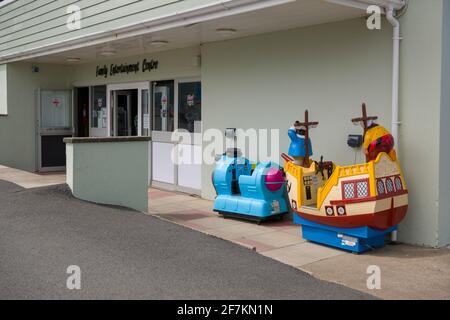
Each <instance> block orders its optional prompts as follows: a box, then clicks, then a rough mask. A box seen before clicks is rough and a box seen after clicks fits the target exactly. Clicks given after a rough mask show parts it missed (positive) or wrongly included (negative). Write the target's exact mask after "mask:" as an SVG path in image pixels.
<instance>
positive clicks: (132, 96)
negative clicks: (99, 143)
mask: <svg viewBox="0 0 450 320" xmlns="http://www.w3.org/2000/svg"><path fill="white" fill-rule="evenodd" d="M137 95H138V90H137V89H135V90H127V91H116V92H115V97H114V99H115V103H114V106H115V107H114V110H115V115H114V118H115V123H114V127H115V133H114V135H115V136H137V135H138V132H139V130H138V127H139V121H138V120H139V119H138V117H139V116H138V96H137Z"/></svg>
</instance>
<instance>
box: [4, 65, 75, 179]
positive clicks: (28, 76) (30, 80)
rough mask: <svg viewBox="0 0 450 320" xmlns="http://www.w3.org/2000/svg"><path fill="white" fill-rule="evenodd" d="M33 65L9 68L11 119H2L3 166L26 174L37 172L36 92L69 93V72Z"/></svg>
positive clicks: (51, 66)
mask: <svg viewBox="0 0 450 320" xmlns="http://www.w3.org/2000/svg"><path fill="white" fill-rule="evenodd" d="M37 65H38V66H39V69H40V71H39V73H32V72H31V66H32V64H31V63H28V62H17V63H10V64H8V73H7V82H8V86H7V87H8V98H7V100H8V115H7V116H1V117H0V146H1V148H0V164H2V165H6V166H11V167H14V168H19V169H23V170H27V171H35V170H36V135H35V121H36V102H35V92H36V90H37V89H39V88H41V89H67V88H69V86H68V72H67V68H66V67H64V66H58V65H51V64H37Z"/></svg>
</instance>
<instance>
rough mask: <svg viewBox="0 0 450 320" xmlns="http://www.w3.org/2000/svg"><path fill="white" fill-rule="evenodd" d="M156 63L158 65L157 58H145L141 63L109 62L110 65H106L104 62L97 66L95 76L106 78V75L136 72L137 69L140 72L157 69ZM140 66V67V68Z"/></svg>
mask: <svg viewBox="0 0 450 320" xmlns="http://www.w3.org/2000/svg"><path fill="white" fill-rule="evenodd" d="M158 65H159V61H158V60H153V59H151V60H147V59H144V60H143V61H142V63H139V62H136V63H131V64H129V63H122V64H114V63H112V64H110V66H109V67H108V66H107V65H106V64H104V65H103V66H97V68H96V71H95V76H96V77H104V78H107V77H108V76H111V77H112V76H115V75H117V74H122V73H126V74H129V73H134V74H136V73H138V72H139V71H141V70H142V71H141V72H151V71H153V70H156V69H158ZM141 66H142V68H141Z"/></svg>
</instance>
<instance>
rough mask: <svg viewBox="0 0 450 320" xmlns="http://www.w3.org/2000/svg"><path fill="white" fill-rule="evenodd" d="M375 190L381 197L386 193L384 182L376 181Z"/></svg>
mask: <svg viewBox="0 0 450 320" xmlns="http://www.w3.org/2000/svg"><path fill="white" fill-rule="evenodd" d="M377 190H378V195H383V194H385V193H386V188H385V187H384V182H383V180H381V179H378V180H377Z"/></svg>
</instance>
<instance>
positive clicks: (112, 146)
mask: <svg viewBox="0 0 450 320" xmlns="http://www.w3.org/2000/svg"><path fill="white" fill-rule="evenodd" d="M148 147H149V142H148V141H129V142H103V143H74V144H72V145H71V144H68V145H67V146H66V148H68V149H69V150H67V149H66V156H67V172H68V177H69V181H68V182H69V183H68V184H69V186H70V185H71V189H72V192H73V195H74V196H75V197H76V198H79V199H82V200H86V201H92V202H96V203H103V204H111V205H119V206H124V207H128V208H133V209H135V210H138V211H141V212H148V184H147V178H148Z"/></svg>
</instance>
